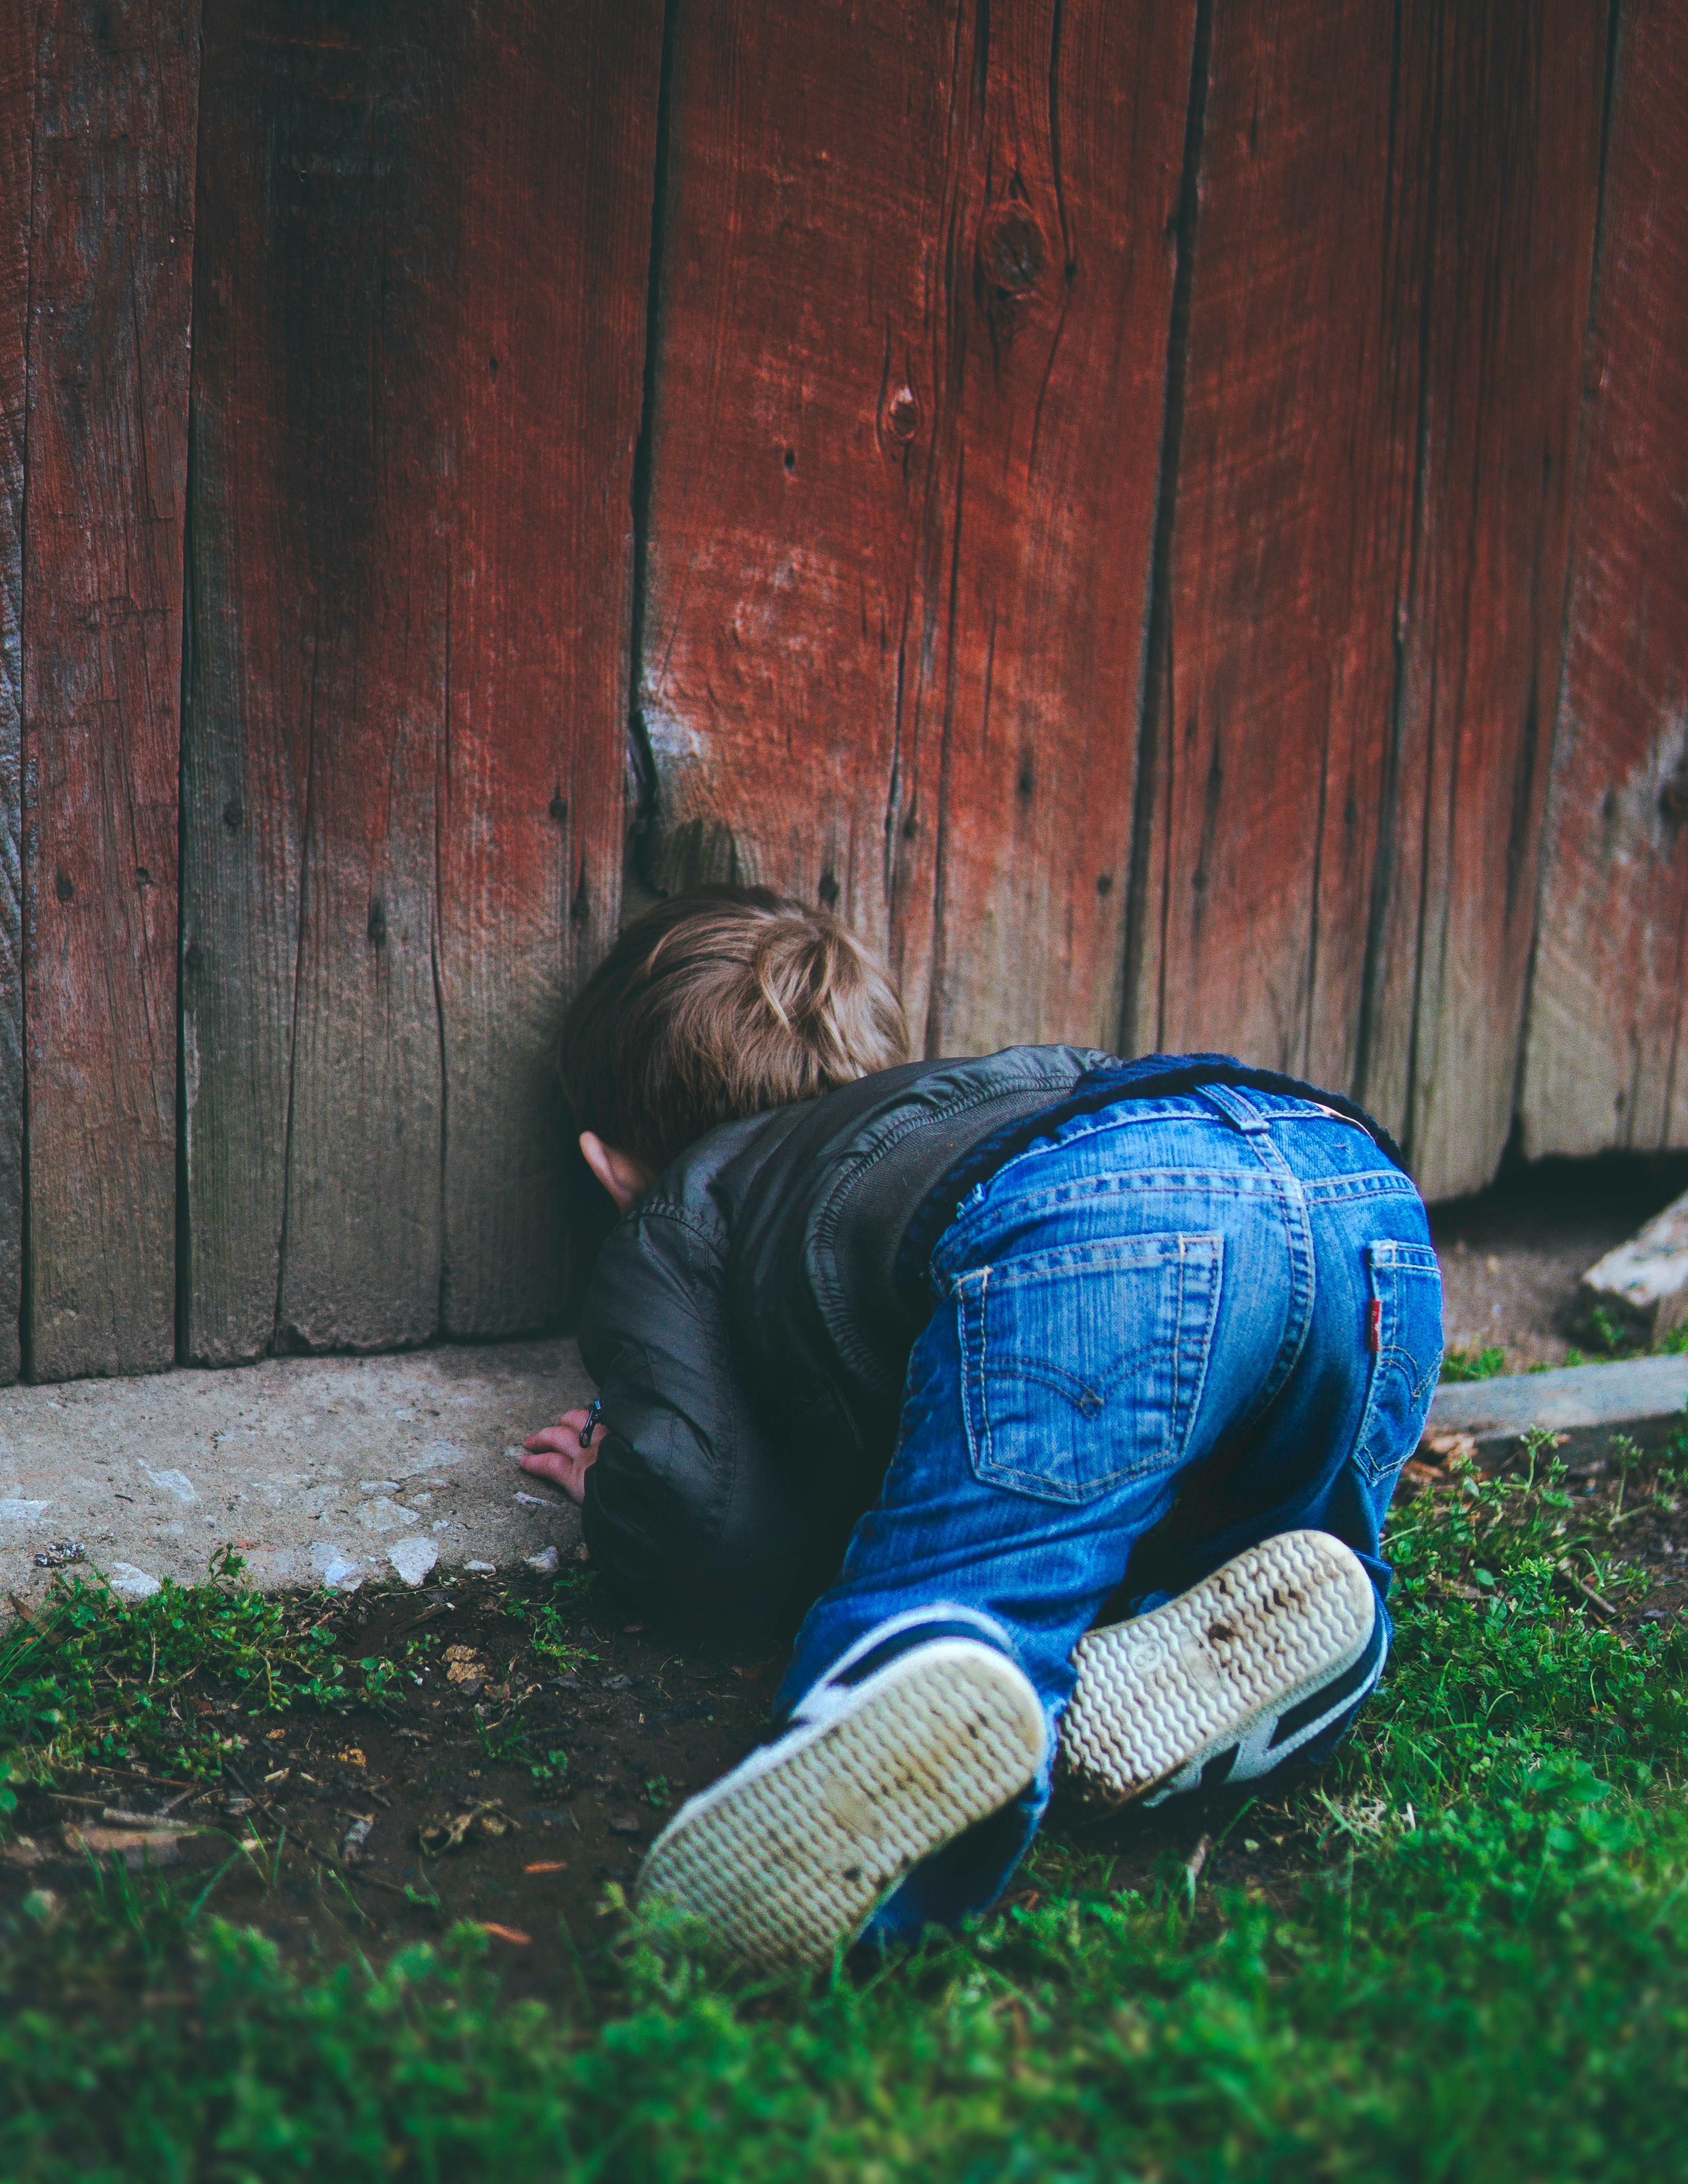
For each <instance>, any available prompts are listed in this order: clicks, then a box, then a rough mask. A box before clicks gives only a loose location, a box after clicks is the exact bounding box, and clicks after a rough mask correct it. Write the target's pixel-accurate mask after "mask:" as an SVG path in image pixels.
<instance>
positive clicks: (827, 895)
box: [816, 872, 838, 910]
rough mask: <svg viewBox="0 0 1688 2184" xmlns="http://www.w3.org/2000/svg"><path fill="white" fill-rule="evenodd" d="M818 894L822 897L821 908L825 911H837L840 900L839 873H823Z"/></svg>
mask: <svg viewBox="0 0 1688 2184" xmlns="http://www.w3.org/2000/svg"><path fill="white" fill-rule="evenodd" d="M816 892H817V893H818V894H819V895H820V898H821V907H822V909H823V910H833V909H836V908H837V906H838V875H837V873H836V872H822V875H821V884H820V887H819V889H817V890H816Z"/></svg>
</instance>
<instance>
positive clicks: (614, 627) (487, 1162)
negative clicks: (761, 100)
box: [184, 0, 658, 1361]
mask: <svg viewBox="0 0 1688 2184" xmlns="http://www.w3.org/2000/svg"><path fill="white" fill-rule="evenodd" d="M657 40H658V27H657V23H656V18H655V6H654V0H640V4H639V5H638V6H637V7H636V8H632V9H628V8H625V7H624V8H620V9H616V10H612V9H611V8H610V6H609V5H608V4H607V0H582V4H579V5H576V6H572V7H570V8H562V9H557V8H542V7H540V6H539V5H538V0H531V4H530V0H497V4H494V0H487V4H485V5H482V6H481V7H478V8H465V7H461V6H459V5H457V4H455V0H436V4H433V5H430V6H427V7H399V6H398V5H397V4H388V5H382V6H379V7H370V8H365V9H363V10H361V11H359V14H357V15H355V16H354V17H348V15H347V14H346V12H345V11H344V10H343V8H338V7H337V6H334V5H331V4H330V0H320V4H318V5H314V6H311V7H309V8H300V7H298V6H297V5H293V4H291V0H214V5H213V6H212V7H211V8H209V10H208V24H207V41H206V85H205V100H204V129H205V149H204V154H203V176H204V181H203V195H204V201H205V207H206V214H205V222H204V226H203V233H202V237H201V242H200V253H199V271H198V296H199V309H200V311H201V314H202V317H201V329H200V340H199V350H198V371H197V374H196V382H195V384H196V394H195V437H194V446H195V481H196V483H195V499H194V528H193V554H194V570H193V583H192V595H193V638H194V641H193V649H192V669H191V675H190V710H189V731H188V743H187V765H186V769H185V773H186V782H187V803H186V809H185V813H184V840H185V844H186V849H187V870H186V875H185V885H184V916H185V921H186V922H185V938H186V940H187V950H186V952H185V956H184V962H185V966H186V970H187V986H186V992H185V1007H184V1049H185V1053H186V1057H187V1092H188V1101H189V1107H188V1124H187V1177H188V1193H189V1202H190V1220H191V1230H190V1240H189V1246H188V1252H187V1266H188V1277H187V1317H188V1335H187V1347H188V1351H189V1353H190V1354H191V1355H192V1356H193V1357H198V1358H205V1359H208V1360H214V1361H226V1360H230V1359H233V1358H236V1357H251V1356H254V1355H257V1354H259V1353H260V1352H262V1351H264V1350H265V1349H267V1348H269V1347H270V1346H271V1345H272V1344H276V1343H279V1344H280V1345H281V1346H283V1347H309V1348H320V1347H350V1348H359V1349H362V1348H376V1347H381V1346H388V1345H393V1344H399V1343H404V1342H411V1341H417V1340H423V1339H425V1338H426V1337H427V1336H428V1335H430V1334H433V1333H434V1332H435V1331H436V1329H437V1328H438V1327H439V1325H440V1324H441V1307H442V1289H443V1290H444V1300H445V1308H444V1324H445V1326H446V1327H447V1329H448V1330H449V1331H451V1332H454V1333H459V1334H469V1333H496V1332H505V1331H509V1330H510V1329H513V1328H515V1327H517V1326H523V1325H532V1324H534V1323H537V1322H538V1321H540V1320H543V1318H546V1317H547V1316H548V1315H549V1312H551V1311H552V1310H554V1307H555V1302H556V1300H557V1297H558V1295H559V1291H560V1268H559V1235H560V1229H561V1226H562V1222H561V1215H560V1204H559V1200H560V1190H559V1187H558V1184H559V1145H558V1134H557V1124H556V1121H555V1114H554V1103H552V1102H551V1100H549V1093H548V1088H547V1086H546V1084H545V1078H544V1067H545V1062H544V1053H543V1048H544V1043H545V1034H546V1033H547V1031H548V1029H549V1022H550V1021H551V1019H552V1018H553V1017H554V1013H555V1011H556V1008H557V1006H559V1004H560V997H561V995H562V992H563V990H564V988H565V983H566V981H567V980H568V979H569V978H571V976H572V975H574V974H575V973H576V972H577V971H578V969H579V968H580V967H581V965H582V962H583V961H584V960H585V957H586V956H587V953H588V951H589V950H592V949H593V947H595V946H599V945H601V944H602V942H603V940H604V938H605V936H606V935H607V933H610V931H613V928H614V923H615V918H616V905H617V890H618V886H619V854H618V851H619V835H620V812H621V794H622V789H621V777H622V771H623V767H622V749H623V733H624V721H625V705H626V696H625V687H626V686H625V676H626V668H625V656H626V643H627V638H626V627H627V613H628V609H627V590H628V582H629V578H628V564H629V554H630V547H629V540H628V526H629V517H628V515H627V507H628V494H629V481H630V471H631V460H632V457H631V443H632V437H633V436H634V434H635V432H636V431H637V422H638V396H639V377H640V371H641V364H642V359H641V354H640V343H639V334H640V331H641V328H642V317H643V296H644V287H645V279H646V273H645V252H646V248H647V246H648V242H649V187H650V184H649V173H650V160H651V144H652V139H653V136H654V127H655V98H656V76H657V64H658V43H657Z"/></svg>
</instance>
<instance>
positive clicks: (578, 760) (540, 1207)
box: [438, 0, 662, 1335]
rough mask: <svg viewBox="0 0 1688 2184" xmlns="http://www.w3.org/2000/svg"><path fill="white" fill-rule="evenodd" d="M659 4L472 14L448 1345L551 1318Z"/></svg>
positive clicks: (450, 879) (455, 474)
mask: <svg viewBox="0 0 1688 2184" xmlns="http://www.w3.org/2000/svg"><path fill="white" fill-rule="evenodd" d="M661 46H662V8H661V4H660V0H615V4H610V0H570V4H567V5H560V4H558V0H519V3H518V4H510V5H503V6H500V7H499V8H489V9H487V10H486V11H484V13H483V16H482V30H481V33H480V36H479V38H478V40H477V41H476V44H475V45H474V47H472V48H471V53H470V55H469V56H468V59H469V63H470V65H469V69H468V73H467V80H466V82H465V91H464V96H463V102H462V105H461V108H460V121H459V129H458V135H457V137H456V140H455V143H454V158H455V159H457V160H458V161H459V162H460V173H461V175H462V181H461V183H460V187H461V188H462V189H463V191H464V195H465V222H464V234H463V242H462V246H461V254H460V273H459V277H458V279H457V281H456V282H455V283H454V292H453V294H452V298H451V304H450V315H449V324H448V326H446V327H445V328H444V329H443V331H442V337H441V343H440V348H441V354H442V357H443V358H446V359H448V360H449V361H448V369H447V370H446V371H445V372H444V374H443V378H442V383H441V387H440V394H439V406H440V414H441V415H442V416H443V418H445V419H447V420H448V421H449V422H450V426H451V429H452V431H453V432H454V434H455V436H456V441H457V449H456V457H455V461H454V467H453V471H452V482H451V493H450V504H449V510H448V537H449V545H450V555H451V588H450V599H449V605H450V639H451V645H450V657H449V662H448V691H447V710H446V720H445V735H444V743H443V755H442V768H443V770H442V779H441V796H440V832H439V909H438V917H439V942H438V961H439V979H438V988H439V1008H440V1017H441V1023H440V1042H441V1053H442V1057H443V1067H444V1072H445V1100H446V1107H445V1112H446V1128H445V1164H444V1174H443V1190H444V1208H443V1221H444V1267H443V1289H442V1296H441V1326H442V1329H443V1332H444V1333H445V1334H453V1335H471V1334H473V1335H489V1334H515V1333H516V1332H518V1331H519V1330H521V1329H524V1328H534V1327H538V1326H541V1325H543V1324H544V1323H546V1322H548V1321H550V1320H552V1319H554V1318H555V1317H556V1316H557V1314H558V1313H559V1312H560V1309H561V1307H562V1305H563V1301H564V1293H565V1282H566V1279H567V1273H568V1268H567V1257H568V1251H567V1240H568V1227H567V1222H566V1219H565V1212H564V1199H565V1190H564V1178H565V1166H564V1160H563V1155H564V1151H565V1137H564V1130H563V1124H564V1119H565V1118H564V1114H563V1108H562V1103H561V1100H560V1098H559V1094H558V1086H557V1080H556V1075H555V1072H554V1067H553V1061H552V1056H553V1050H554V1039H555V1034H556V1028H557V1025H558V1023H559V1022H560V1018H561V1015H562V1011H563V1007H564V1005H565V1002H566V1000H567V999H568V997H569V995H571V993H572V992H573V990H574V989H575V987H576V986H577V984H578V983H579V982H580V980H581V979H582V978H583V977H584V976H585V975H586V973H587V972H588V971H589V970H590V969H591V968H592V967H593V965H594V964H595V962H596V961H597V959H598V957H599V955H601V954H602V952H603V950H604V948H605V947H606V946H607V944H608V943H609V942H610V939H612V938H613V937H614V934H615V932H616V922H617V920H618V917H619V914H620V907H621V857H622V843H623V838H624V835H625V830H626V794H625V785H626V778H627V714H628V709H629V704H630V697H631V693H630V689H629V674H630V658H631V650H630V635H631V627H632V475H633V454H634V448H635V445H636V443H637V441H638V432H639V420H640V407H641V399H642V394H643V370H644V340H645V317H646V310H647V305H648V301H649V253H650V241H651V191H652V184H653V179H654V170H655V140H656V114H657V95H658V81H659V75H660V62H661Z"/></svg>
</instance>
